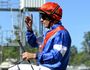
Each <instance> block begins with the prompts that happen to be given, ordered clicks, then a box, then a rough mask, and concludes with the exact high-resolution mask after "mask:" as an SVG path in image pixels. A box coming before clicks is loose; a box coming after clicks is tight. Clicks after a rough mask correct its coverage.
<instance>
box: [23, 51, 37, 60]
mask: <svg viewBox="0 0 90 70" xmlns="http://www.w3.org/2000/svg"><path fill="white" fill-rule="evenodd" d="M22 58H23V59H24V60H29V59H35V58H36V54H35V53H29V52H24V53H23V54H22Z"/></svg>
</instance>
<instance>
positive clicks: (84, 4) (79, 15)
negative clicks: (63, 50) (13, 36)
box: [0, 0, 90, 51]
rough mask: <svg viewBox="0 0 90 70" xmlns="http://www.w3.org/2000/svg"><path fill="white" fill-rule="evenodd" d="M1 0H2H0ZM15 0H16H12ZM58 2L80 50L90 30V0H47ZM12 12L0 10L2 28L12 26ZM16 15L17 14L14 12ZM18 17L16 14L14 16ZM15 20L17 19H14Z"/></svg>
mask: <svg viewBox="0 0 90 70" xmlns="http://www.w3.org/2000/svg"><path fill="white" fill-rule="evenodd" d="M0 1H1V0H0ZM12 1H15V0H12ZM47 1H52V2H56V3H58V4H59V5H60V6H61V7H62V9H63V16H62V20H61V21H62V24H63V25H64V26H65V28H66V29H67V30H68V31H69V33H70V35H71V38H72V45H75V46H76V47H77V48H78V50H79V51H80V49H81V48H82V45H81V43H82V41H83V40H84V39H83V36H84V33H85V32H88V31H90V8H89V7H90V0H47ZM10 13H12V12H1V11H0V26H1V27H2V30H10V29H11V28H12V26H11V25H12V24H11V22H12V19H11V17H12V15H11V14H10ZM14 15H15V14H14ZM13 17H14V18H16V17H15V16H13ZM13 20H14V21H15V20H16V19H13Z"/></svg>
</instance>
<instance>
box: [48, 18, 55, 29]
mask: <svg viewBox="0 0 90 70" xmlns="http://www.w3.org/2000/svg"><path fill="white" fill-rule="evenodd" d="M49 21H50V22H49V25H48V27H47V28H50V27H51V26H52V25H53V24H54V23H53V21H52V20H49Z"/></svg>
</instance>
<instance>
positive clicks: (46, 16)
mask: <svg viewBox="0 0 90 70" xmlns="http://www.w3.org/2000/svg"><path fill="white" fill-rule="evenodd" d="M40 17H41V18H42V19H43V20H49V16H48V15H47V14H44V13H40Z"/></svg>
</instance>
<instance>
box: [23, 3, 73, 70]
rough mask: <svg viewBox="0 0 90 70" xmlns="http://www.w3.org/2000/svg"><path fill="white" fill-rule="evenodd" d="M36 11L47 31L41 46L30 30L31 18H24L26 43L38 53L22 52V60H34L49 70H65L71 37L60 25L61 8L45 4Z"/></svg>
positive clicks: (52, 4) (54, 4)
mask: <svg viewBox="0 0 90 70" xmlns="http://www.w3.org/2000/svg"><path fill="white" fill-rule="evenodd" d="M38 10H39V11H40V15H41V22H42V24H43V25H44V27H45V28H48V29H49V30H48V31H47V32H46V33H45V34H44V35H43V38H44V40H43V42H42V44H39V43H38V40H37V37H36V36H35V34H34V32H33V29H32V24H33V23H32V18H31V17H28V16H27V17H26V19H25V22H26V25H27V33H26V38H27V42H28V43H29V44H30V45H31V46H32V47H38V48H39V52H37V53H30V52H24V53H23V54H22V58H23V59H25V60H29V59H36V60H37V63H38V64H39V65H41V66H44V67H46V68H48V69H50V70H66V68H67V64H68V61H69V56H70V46H71V37H70V34H69V32H68V31H67V29H66V28H65V27H64V26H63V25H62V23H61V18H62V8H61V7H60V6H59V5H58V4H57V3H54V2H47V3H45V4H43V5H42V6H41V7H40V8H39V9H38Z"/></svg>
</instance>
